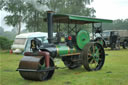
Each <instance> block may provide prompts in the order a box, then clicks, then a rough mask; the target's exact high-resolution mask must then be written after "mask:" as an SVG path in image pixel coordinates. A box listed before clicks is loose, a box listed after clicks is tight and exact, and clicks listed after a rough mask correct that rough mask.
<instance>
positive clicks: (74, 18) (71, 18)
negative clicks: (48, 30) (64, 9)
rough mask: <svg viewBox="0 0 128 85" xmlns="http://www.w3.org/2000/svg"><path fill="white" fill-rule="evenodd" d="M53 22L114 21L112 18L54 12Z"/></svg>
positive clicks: (84, 22)
mask: <svg viewBox="0 0 128 85" xmlns="http://www.w3.org/2000/svg"><path fill="white" fill-rule="evenodd" d="M53 22H57V23H58V22H59V23H70V24H87V23H112V20H108V19H98V18H91V17H87V16H78V15H68V14H53Z"/></svg>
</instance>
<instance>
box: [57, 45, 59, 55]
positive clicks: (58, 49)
mask: <svg viewBox="0 0 128 85" xmlns="http://www.w3.org/2000/svg"><path fill="white" fill-rule="evenodd" d="M56 50H57V56H59V49H58V47H57V46H56Z"/></svg>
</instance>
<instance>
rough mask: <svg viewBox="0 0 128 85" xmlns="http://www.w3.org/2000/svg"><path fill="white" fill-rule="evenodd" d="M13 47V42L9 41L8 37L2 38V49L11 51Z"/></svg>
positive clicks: (0, 39)
mask: <svg viewBox="0 0 128 85" xmlns="http://www.w3.org/2000/svg"><path fill="white" fill-rule="evenodd" d="M11 45H12V41H10V40H9V39H7V38H6V37H2V36H0V49H3V50H5V49H10V48H11Z"/></svg>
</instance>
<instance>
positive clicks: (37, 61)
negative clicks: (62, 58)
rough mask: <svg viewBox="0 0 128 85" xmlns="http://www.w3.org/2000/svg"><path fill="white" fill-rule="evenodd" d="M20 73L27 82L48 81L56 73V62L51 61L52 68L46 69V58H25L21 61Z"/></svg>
mask: <svg viewBox="0 0 128 85" xmlns="http://www.w3.org/2000/svg"><path fill="white" fill-rule="evenodd" d="M18 71H19V73H20V75H21V76H22V77H23V78H24V79H27V80H36V81H42V80H48V79H50V78H51V77H52V75H53V73H54V62H53V60H52V59H50V66H49V68H46V65H45V57H43V56H24V57H23V58H22V60H21V61H20V64H19V68H18Z"/></svg>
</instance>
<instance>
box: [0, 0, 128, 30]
mask: <svg viewBox="0 0 128 85" xmlns="http://www.w3.org/2000/svg"><path fill="white" fill-rule="evenodd" d="M89 7H94V9H95V10H96V13H95V15H96V17H97V18H103V19H112V20H115V19H126V18H128V11H127V9H128V0H94V2H92V3H91V5H90V6H89ZM7 14H8V13H7V12H5V11H0V26H1V27H3V28H4V30H5V31H11V29H12V28H13V27H11V26H7V25H6V24H5V22H4V20H3V18H4V17H5V16H6V15H7ZM24 28H25V26H22V29H24Z"/></svg>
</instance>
